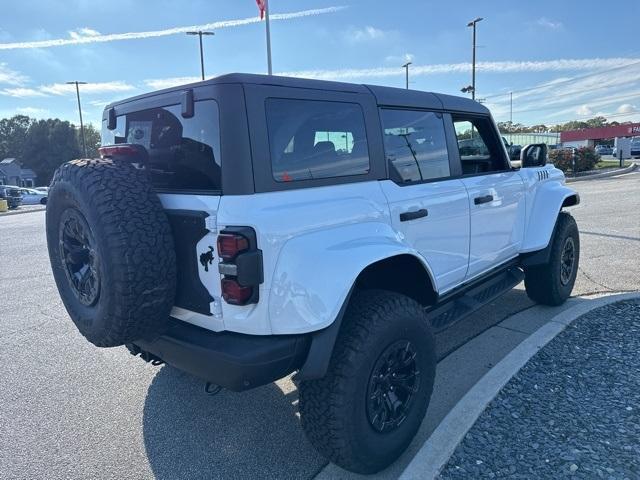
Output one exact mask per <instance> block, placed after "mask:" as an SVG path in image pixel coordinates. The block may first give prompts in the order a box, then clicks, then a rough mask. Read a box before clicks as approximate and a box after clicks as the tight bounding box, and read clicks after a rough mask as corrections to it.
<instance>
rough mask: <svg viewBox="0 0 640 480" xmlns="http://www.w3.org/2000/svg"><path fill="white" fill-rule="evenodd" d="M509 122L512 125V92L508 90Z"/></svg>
mask: <svg viewBox="0 0 640 480" xmlns="http://www.w3.org/2000/svg"><path fill="white" fill-rule="evenodd" d="M509 123H510V124H511V126H512V127H513V92H509Z"/></svg>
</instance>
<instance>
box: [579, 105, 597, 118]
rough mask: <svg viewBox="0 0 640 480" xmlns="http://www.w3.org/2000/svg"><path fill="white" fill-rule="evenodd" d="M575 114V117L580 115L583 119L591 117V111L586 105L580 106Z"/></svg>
mask: <svg viewBox="0 0 640 480" xmlns="http://www.w3.org/2000/svg"><path fill="white" fill-rule="evenodd" d="M575 112H576V114H577V115H582V116H583V117H586V116H588V115H593V110H591V108H589V106H588V105H580V106H579V107H578V108H576V110H575Z"/></svg>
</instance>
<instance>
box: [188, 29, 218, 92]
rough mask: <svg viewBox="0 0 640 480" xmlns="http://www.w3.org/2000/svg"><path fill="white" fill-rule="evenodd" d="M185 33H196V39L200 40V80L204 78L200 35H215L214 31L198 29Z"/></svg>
mask: <svg viewBox="0 0 640 480" xmlns="http://www.w3.org/2000/svg"><path fill="white" fill-rule="evenodd" d="M187 35H198V39H199V40H200V72H201V74H202V80H204V51H203V48H202V36H203V35H215V33H214V32H203V31H202V30H198V31H197V32H187Z"/></svg>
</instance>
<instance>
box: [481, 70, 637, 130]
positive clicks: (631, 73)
mask: <svg viewBox="0 0 640 480" xmlns="http://www.w3.org/2000/svg"><path fill="white" fill-rule="evenodd" d="M594 68H597V69H598V70H597V71H594V72H593V73H588V74H583V75H578V76H574V77H569V78H567V77H562V78H557V79H555V80H553V81H550V82H545V83H542V84H539V85H536V86H533V87H532V88H529V89H524V90H522V91H517V90H516V91H515V92H514V93H513V117H514V121H515V122H529V121H533V119H535V122H534V123H547V124H553V123H558V122H563V121H568V120H571V119H574V118H576V116H582V117H585V116H596V115H603V116H605V117H612V118H611V119H612V120H613V119H616V120H621V118H622V115H623V114H629V115H635V116H636V117H637V116H638V111H637V110H636V111H632V110H631V109H632V108H635V107H634V105H633V102H634V101H636V100H637V99H639V98H640V62H639V61H637V60H636V61H635V62H631V63H627V64H623V65H619V66H617V67H615V66H610V67H609V68H604V69H602V70H600V65H598V64H597V63H596V64H594ZM487 98H488V102H487V106H488V107H489V108H490V109H491V111H492V113H493V114H494V116H495V117H496V119H497V120H499V121H501V120H506V119H508V118H509V94H508V93H501V94H497V95H487ZM629 119H631V118H629Z"/></svg>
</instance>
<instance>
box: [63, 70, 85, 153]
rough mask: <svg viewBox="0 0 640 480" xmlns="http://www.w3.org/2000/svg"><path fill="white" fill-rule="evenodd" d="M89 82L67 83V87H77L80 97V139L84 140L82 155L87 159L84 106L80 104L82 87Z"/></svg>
mask: <svg viewBox="0 0 640 480" xmlns="http://www.w3.org/2000/svg"><path fill="white" fill-rule="evenodd" d="M86 84H87V82H78V81H77V80H76V81H73V82H67V85H75V86H76V96H77V97H78V113H79V114H80V137H81V138H82V154H83V156H84V158H87V143H86V142H85V139H84V124H83V123H82V105H81V104H80V85H86Z"/></svg>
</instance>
